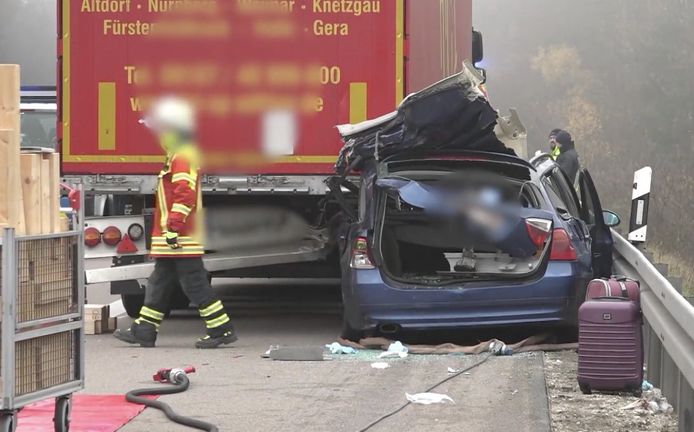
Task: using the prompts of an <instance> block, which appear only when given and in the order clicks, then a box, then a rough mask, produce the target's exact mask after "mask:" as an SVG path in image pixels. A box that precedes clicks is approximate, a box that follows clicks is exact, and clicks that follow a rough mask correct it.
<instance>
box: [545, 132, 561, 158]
mask: <svg viewBox="0 0 694 432" xmlns="http://www.w3.org/2000/svg"><path fill="white" fill-rule="evenodd" d="M559 132H561V129H559V128H557V129H552V131H551V132H550V133H549V137H548V139H549V155H550V156H552V159H554V160H557V157H559V146H558V145H557V140H556V138H557V134H558V133H559Z"/></svg>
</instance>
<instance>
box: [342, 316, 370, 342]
mask: <svg viewBox="0 0 694 432" xmlns="http://www.w3.org/2000/svg"><path fill="white" fill-rule="evenodd" d="M363 336H364V332H363V331H361V330H357V329H355V328H353V327H352V326H350V325H349V322H347V318H346V317H345V316H344V315H343V317H342V332H341V333H340V337H341V338H342V339H347V340H351V341H352V342H359V341H360V340H361V338H362V337H363Z"/></svg>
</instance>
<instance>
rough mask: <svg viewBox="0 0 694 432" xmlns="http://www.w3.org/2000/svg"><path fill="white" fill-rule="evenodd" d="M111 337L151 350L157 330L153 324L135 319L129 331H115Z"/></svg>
mask: <svg viewBox="0 0 694 432" xmlns="http://www.w3.org/2000/svg"><path fill="white" fill-rule="evenodd" d="M113 336H114V337H115V338H116V339H118V340H121V341H123V342H127V343H129V344H140V346H141V347H145V348H152V347H154V343H155V342H156V340H157V328H156V327H155V326H154V324H151V323H148V322H146V321H140V320H139V319H137V320H135V322H133V325H132V326H130V328H129V329H127V330H121V329H117V330H116V331H115V332H114V333H113Z"/></svg>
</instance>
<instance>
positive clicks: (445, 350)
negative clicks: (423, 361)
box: [338, 333, 578, 354]
mask: <svg viewBox="0 0 694 432" xmlns="http://www.w3.org/2000/svg"><path fill="white" fill-rule="evenodd" d="M555 339H556V338H555V337H554V335H553V334H551V333H543V334H538V335H535V336H531V337H529V338H526V339H523V340H522V341H520V342H517V343H515V344H509V345H507V344H505V343H504V342H503V341H499V340H497V339H492V340H488V341H485V342H481V343H479V344H477V345H472V346H462V345H456V344H453V343H444V344H439V345H420V344H417V345H404V346H405V348H407V350H408V353H409V354H482V353H485V352H490V347H492V346H495V347H496V348H499V349H502V348H504V347H506V350H507V351H506V352H510V353H523V352H531V351H562V350H570V349H576V348H578V344H576V343H555V342H556V341H555ZM338 342H339V343H340V344H341V345H345V346H350V347H352V348H355V349H357V350H366V349H382V350H387V349H389V348H390V346H391V345H392V344H393V343H394V342H395V341H392V340H390V339H386V338H383V337H371V338H364V339H361V340H360V341H359V343H356V342H352V341H349V340H346V339H341V338H340V339H338Z"/></svg>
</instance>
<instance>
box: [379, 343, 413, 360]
mask: <svg viewBox="0 0 694 432" xmlns="http://www.w3.org/2000/svg"><path fill="white" fill-rule="evenodd" d="M407 351H408V350H407V347H406V346H405V345H403V344H402V342H400V341H396V342H393V343H392V344H390V346H389V347H388V350H387V351H385V352H382V353H381V354H379V356H378V358H384V357H400V358H405V357H407Z"/></svg>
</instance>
